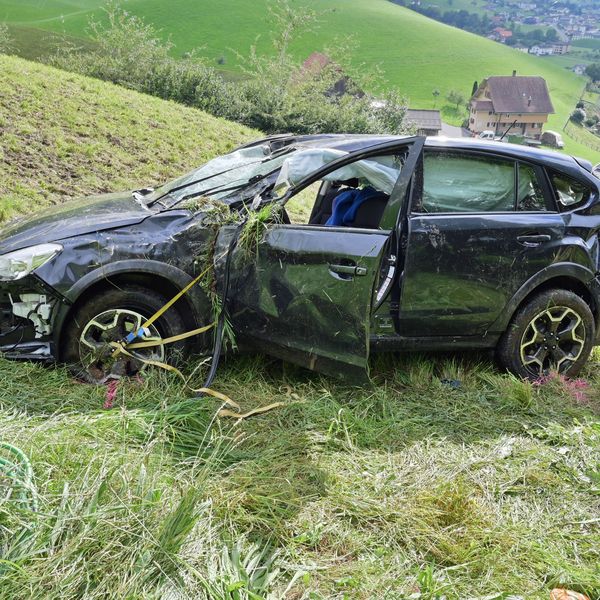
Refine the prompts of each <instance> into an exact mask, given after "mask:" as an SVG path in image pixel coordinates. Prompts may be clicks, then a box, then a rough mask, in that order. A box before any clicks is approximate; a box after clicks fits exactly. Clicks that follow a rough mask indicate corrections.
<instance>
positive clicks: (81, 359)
mask: <svg viewBox="0 0 600 600" xmlns="http://www.w3.org/2000/svg"><path fill="white" fill-rule="evenodd" d="M167 301H168V298H165V297H164V296H162V294H159V293H158V292H155V291H153V290H149V289H147V288H144V287H141V286H129V287H127V288H122V289H114V290H108V291H105V292H102V293H100V294H98V295H97V296H95V297H94V298H91V299H89V300H87V301H86V302H85V303H84V304H82V305H81V306H80V307H79V308H78V309H77V310H76V311H75V312H74V314H73V315H72V317H71V319H70V320H69V322H68V324H67V326H66V328H65V331H64V333H63V344H62V359H63V361H64V362H66V363H67V365H68V366H69V368H70V370H71V372H72V373H73V374H74V375H75V376H76V377H78V378H79V379H82V380H84V381H87V382H89V383H98V384H100V383H104V382H106V381H108V380H109V379H116V378H119V377H124V376H130V375H135V374H136V373H138V372H139V371H140V370H141V369H143V367H144V365H145V364H146V362H147V361H155V362H166V361H168V362H172V361H173V359H174V358H175V357H176V356H177V355H178V354H182V353H183V352H184V350H185V346H184V344H183V343H181V342H179V343H176V344H172V345H169V346H168V347H166V346H162V345H156V346H151V347H149V348H141V349H132V350H130V351H129V354H130V355H126V354H120V355H117V356H115V355H114V350H115V349H114V347H113V346H111V345H110V343H111V342H121V341H122V340H123V339H124V338H125V337H126V336H127V334H129V333H131V332H132V331H137V330H138V329H139V328H140V327H142V326H143V325H144V323H145V322H146V320H147V319H148V318H149V317H151V316H152V315H153V314H154V313H155V312H156V311H157V310H158V309H160V308H161V307H162V306H164V305H165V304H166V302H167ZM184 331H185V325H184V322H183V319H182V317H181V315H180V314H179V312H178V311H177V309H176V308H175V307H171V308H170V309H169V310H168V311H166V312H165V313H164V314H163V315H162V316H161V317H160V318H159V319H157V320H156V321H155V322H154V323H153V324H152V325H150V326H149V327H148V331H147V332H146V335H145V336H144V341H160V340H161V339H164V338H168V337H171V336H174V335H178V334H180V333H183V332H184Z"/></svg>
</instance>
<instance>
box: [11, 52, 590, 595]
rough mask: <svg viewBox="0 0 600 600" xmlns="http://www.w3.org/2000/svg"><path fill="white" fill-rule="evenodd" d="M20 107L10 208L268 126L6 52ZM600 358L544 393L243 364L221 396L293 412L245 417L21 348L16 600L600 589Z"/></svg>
mask: <svg viewBox="0 0 600 600" xmlns="http://www.w3.org/2000/svg"><path fill="white" fill-rule="evenodd" d="M0 118H1V121H0V169H1V173H0V186H2V187H1V188H0V189H1V194H2V206H3V211H4V212H7V211H10V210H11V209H12V208H14V207H15V206H17V207H18V208H20V209H22V210H28V211H34V210H37V209H38V208H39V207H40V206H42V205H44V204H47V203H48V202H53V201H56V200H57V199H58V197H59V195H61V193H62V192H66V193H69V194H74V193H86V192H93V191H103V190H108V189H113V188H120V187H130V186H134V185H141V184H148V183H153V182H155V181H158V180H161V179H163V178H164V177H167V176H171V175H173V174H175V173H178V172H179V170H180V169H185V168H188V167H190V166H192V165H194V164H197V163H198V162H201V161H202V160H204V159H205V158H206V157H208V156H210V155H212V154H214V153H216V152H220V151H223V150H226V149H228V148H230V147H231V146H232V145H233V144H236V143H238V142H240V141H242V140H244V139H247V138H248V137H252V136H255V135H256V132H251V131H249V130H246V129H243V128H241V127H238V126H236V125H233V124H231V123H226V122H223V121H220V120H217V119H212V118H209V117H207V116H206V115H203V114H202V113H199V112H198V111H194V110H192V109H186V108H183V107H181V106H179V105H175V104H172V103H168V102H165V101H162V100H156V99H154V98H149V97H146V96H142V95H140V94H137V93H134V92H131V91H127V90H125V89H122V88H117V87H114V86H112V85H109V84H106V83H101V82H98V81H94V80H89V79H86V78H83V77H76V76H73V75H70V74H67V73H64V72H61V71H57V70H54V69H50V68H47V67H44V66H40V65H36V64H33V63H29V62H26V61H24V60H20V59H14V58H6V57H0ZM599 359H600V356H599V355H598V354H597V353H596V355H595V356H594V358H593V359H592V360H591V362H590V364H589V366H588V367H587V369H586V370H585V371H584V373H583V376H584V377H585V378H586V379H585V380H584V379H581V380H577V381H573V382H565V381H562V380H557V379H554V380H549V381H548V382H546V383H540V384H539V385H532V384H530V383H526V382H522V381H519V380H517V379H515V378H514V377H510V376H507V375H503V374H501V373H498V372H497V371H495V370H494V369H493V366H492V364H491V363H490V361H489V360H488V358H487V357H486V356H477V355H475V356H459V355H453V356H447V355H443V356H434V357H423V356H418V355H417V356H410V355H404V356H400V357H398V356H389V357H386V358H381V359H379V360H377V361H375V362H374V364H373V385H371V386H368V387H365V388H356V387H350V386H347V385H343V384H341V383H338V382H336V381H334V380H331V379H329V378H326V377H320V376H318V375H316V374H311V373H307V372H305V371H303V370H300V369H296V368H294V367H292V366H290V365H286V364H282V363H281V362H279V361H276V360H272V359H267V358H265V357H261V356H259V357H252V356H250V357H245V356H233V357H231V358H229V359H228V360H226V361H224V363H223V364H222V366H221V367H220V368H219V372H218V377H217V380H216V381H215V384H214V387H215V389H218V390H219V391H222V392H224V393H226V394H228V395H229V396H231V397H232V398H234V399H235V400H236V401H237V402H239V403H240V404H241V406H242V408H243V409H244V410H250V409H252V408H256V407H260V406H266V405H267V404H269V403H271V402H275V401H277V402H283V403H284V406H282V407H279V408H277V409H276V410H273V411H270V412H267V413H265V414H264V415H261V416H259V417H256V418H253V419H248V420H244V421H241V422H236V421H232V420H229V419H225V418H217V417H216V412H217V410H218V408H219V406H218V404H217V403H216V402H215V401H214V399H209V398H203V399H201V400H198V399H189V398H190V392H189V391H188V390H187V389H186V388H184V387H183V385H181V383H180V382H179V381H178V380H177V379H176V378H175V377H174V376H173V375H172V374H165V373H163V372H157V371H152V370H148V371H145V372H144V373H143V374H142V377H141V378H139V379H136V380H132V381H122V382H121V383H120V384H119V386H118V388H117V390H116V395H115V397H114V399H111V400H110V401H109V398H108V396H107V390H106V389H105V388H102V387H94V386H86V385H82V384H78V383H77V382H75V381H73V380H72V378H71V377H70V376H69V374H68V373H67V372H66V371H65V370H64V369H63V368H60V367H57V368H45V367H41V366H39V365H35V364H27V363H11V362H8V361H6V360H3V359H1V358H0V440H1V441H2V442H3V443H5V442H9V443H12V444H15V445H17V446H18V447H20V448H21V449H22V450H23V451H24V452H25V453H26V454H27V456H29V458H30V459H31V463H32V469H33V475H34V477H33V483H34V485H35V487H36V488H37V490H38V504H39V510H31V509H32V508H33V506H32V504H31V503H28V502H27V500H25V501H20V500H19V501H18V504H17V505H15V503H14V502H11V501H9V500H7V498H6V495H5V486H6V485H7V478H6V477H1V478H0V484H1V487H2V489H1V494H0V524H1V527H2V535H1V536H0V552H1V555H2V559H3V560H2V565H1V568H0V598H7V599H8V598H10V600H21V599H22V600H26V599H27V600H29V599H30V598H44V600H81V599H85V600H121V599H122V598H132V599H133V598H173V599H182V600H183V599H187V598H194V599H199V600H225V599H227V600H231V599H232V598H236V599H238V600H251V599H252V598H253V599H255V600H256V599H257V598H286V599H290V600H291V599H298V600H300V599H302V600H307V599H313V600H324V599H329V598H331V599H334V598H335V599H339V600H341V599H342V598H343V599H361V600H362V599H370V598H379V597H383V596H385V597H387V598H398V599H399V600H401V599H403V598H415V599H416V598H421V600H439V599H441V598H446V599H447V600H458V599H459V598H460V599H462V598H473V599H476V598H479V599H483V598H487V599H488V600H502V599H507V598H509V597H510V595H512V594H514V596H512V597H523V598H527V599H528V600H547V599H548V597H549V592H550V590H551V589H552V588H553V587H555V586H562V585H565V586H568V587H570V588H573V589H576V590H581V591H583V592H585V593H587V594H588V595H589V597H590V598H591V599H592V600H598V598H600V574H599V573H598V568H597V566H598V547H599V536H598V521H597V518H596V515H597V514H598V510H599V509H600V506H599V496H598V491H599V483H600V471H599V469H600V418H599V414H600V404H599V400H598V399H599V398H600V369H599V366H600V362H599ZM193 367H194V362H193V361H192V362H191V363H190V364H189V365H188V367H187V368H186V369H185V370H186V373H189V374H190V376H192V368H193ZM196 378H199V377H198V375H196ZM449 381H450V382H452V384H451V385H448V382H449ZM194 383H196V382H194V381H192V384H194ZM197 383H199V382H197ZM111 407H112V408H111ZM2 452H3V451H2V449H1V448H0V455H1V456H3V454H2ZM19 498H22V495H19Z"/></svg>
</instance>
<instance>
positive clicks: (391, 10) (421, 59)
mask: <svg viewBox="0 0 600 600" xmlns="http://www.w3.org/2000/svg"><path fill="white" fill-rule="evenodd" d="M103 4H104V2H103V0H49V1H46V2H44V3H43V4H42V5H40V3H39V2H38V1H37V0H2V1H1V2H0V21H2V20H6V21H7V22H8V23H12V24H13V25H16V26H27V27H30V28H35V27H39V28H42V29H47V30H52V31H55V32H66V33H69V34H72V35H79V36H84V35H85V32H86V28H87V23H88V20H89V18H90V16H92V15H93V16H94V17H95V18H98V19H102V15H103V13H102V11H101V10H100V9H99V8H98V7H99V6H101V5H103ZM268 5H269V0H257V1H256V2H252V3H249V2H247V1H246V0H230V1H229V2H226V3H215V2H212V1H211V0H171V1H170V2H169V3H165V2H163V1H162V0H128V2H127V10H128V11H130V12H132V13H133V14H136V15H139V16H142V17H144V18H145V19H146V20H147V21H149V22H151V23H154V24H155V25H156V26H157V27H158V28H159V29H162V30H163V32H164V35H165V36H170V37H171V39H172V41H173V42H174V43H175V49H174V52H175V53H176V54H178V55H180V54H182V53H184V52H187V51H189V50H191V49H193V48H201V54H202V55H206V56H207V57H209V58H210V59H211V60H212V61H214V64H215V65H216V64H217V63H216V61H217V59H219V58H220V57H223V58H224V60H225V64H224V65H221V66H220V67H219V68H225V69H229V70H231V71H232V72H236V71H238V70H239V64H238V59H237V57H236V54H235V51H238V52H241V53H247V51H248V49H249V48H250V46H251V45H252V44H253V43H255V42H256V40H257V36H259V39H258V41H257V42H256V43H257V44H258V47H259V49H262V50H268V48H269V47H270V46H269V44H270V42H269V31H270V26H271V24H270V23H269V21H268V19H267V15H268V11H267V6H268ZM302 5H305V6H308V7H311V8H314V9H315V10H317V11H318V12H320V13H321V16H320V22H319V25H318V28H317V29H316V30H315V31H314V32H313V33H311V34H308V35H305V36H304V37H302V38H301V39H300V40H298V41H297V42H296V43H295V45H294V51H295V52H296V54H297V56H298V58H305V57H306V56H307V55H308V54H310V53H311V52H312V51H313V50H315V49H320V48H323V47H329V48H330V49H331V51H332V53H335V49H336V47H340V40H344V38H348V36H349V40H346V42H344V43H343V44H342V45H343V46H344V47H345V46H346V45H347V46H348V48H349V53H348V54H347V55H346V53H344V54H345V55H344V59H345V60H346V61H348V62H349V64H350V69H351V70H352V69H354V70H355V71H357V72H360V71H362V70H364V68H365V67H366V68H367V69H369V70H373V69H374V68H376V67H377V66H379V67H381V69H382V72H383V74H384V75H385V77H386V78H387V80H388V81H389V82H390V83H391V84H392V85H395V86H397V87H398V88H399V89H400V90H401V91H402V92H403V93H404V94H406V95H407V96H408V98H409V100H410V103H411V105H413V106H415V107H421V108H427V107H432V106H433V101H434V100H433V96H432V90H434V89H439V90H440V91H441V94H442V95H441V97H440V98H439V100H438V106H442V108H444V114H445V118H446V119H447V120H449V121H454V122H456V120H457V118H456V115H455V114H454V113H453V111H452V108H451V107H450V106H446V107H445V106H444V105H445V104H446V101H445V100H444V97H445V95H446V93H447V92H448V91H450V90H452V89H458V90H461V91H462V92H463V93H464V94H465V95H468V94H469V93H470V92H471V88H472V85H473V81H475V80H477V81H481V80H482V79H483V78H485V77H487V76H489V75H509V74H510V73H511V72H512V70H513V69H516V70H517V71H518V73H519V74H520V75H541V76H543V77H545V78H546V80H547V81H548V84H549V87H550V91H551V94H552V99H553V101H554V106H555V109H556V115H553V116H552V117H551V119H550V125H549V128H551V129H555V130H559V131H560V130H562V128H563V126H564V124H565V122H566V120H567V117H568V115H569V114H570V112H571V111H572V110H573V108H574V105H575V103H576V102H577V100H578V99H579V97H580V94H581V92H582V89H583V86H584V83H585V81H584V79H583V78H581V77H578V76H576V75H575V74H573V73H571V72H570V71H568V70H566V69H564V68H562V66H560V65H557V64H553V63H552V62H550V61H544V60H542V59H540V58H538V57H535V56H530V55H527V54H523V53H522V52H518V51H516V50H513V49H511V48H508V47H504V46H502V45H501V44H497V43H495V42H492V41H490V40H487V39H484V38H482V37H479V36H475V35H473V34H470V33H467V32H464V31H461V30H459V29H455V28H452V27H448V26H446V25H443V24H442V23H438V22H436V21H433V20H431V19H428V18H426V17H423V16H422V15H419V14H417V13H415V12H414V11H411V10H408V9H406V8H403V7H401V6H398V5H397V4H393V3H392V2H389V0H305V1H304V2H302ZM29 31H31V32H34V31H35V29H30V30H29ZM566 150H567V151H568V152H570V153H572V154H578V155H581V156H585V157H586V158H589V159H590V160H591V161H592V162H600V153H597V152H595V151H593V150H591V149H590V148H589V147H587V146H585V145H583V144H579V143H577V142H575V141H573V140H567V148H566Z"/></svg>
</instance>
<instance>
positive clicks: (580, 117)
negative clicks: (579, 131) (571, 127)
mask: <svg viewBox="0 0 600 600" xmlns="http://www.w3.org/2000/svg"><path fill="white" fill-rule="evenodd" d="M585 118H586V114H585V110H583V109H582V108H576V109H575V110H574V111H573V112H572V113H571V121H573V123H577V124H578V125H581V124H582V123H583V122H584V121H585Z"/></svg>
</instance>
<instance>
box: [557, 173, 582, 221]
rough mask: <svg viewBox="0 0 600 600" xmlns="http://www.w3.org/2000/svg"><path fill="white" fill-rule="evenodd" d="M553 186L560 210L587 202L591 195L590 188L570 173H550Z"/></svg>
mask: <svg viewBox="0 0 600 600" xmlns="http://www.w3.org/2000/svg"><path fill="white" fill-rule="evenodd" d="M550 178H551V179H552V187H553V188H554V195H555V196H556V202H557V204H558V207H559V210H563V211H564V210H570V209H572V208H577V207H578V206H582V205H583V204H585V203H586V202H587V201H588V200H589V199H590V195H591V193H592V192H591V190H590V188H589V187H588V186H587V185H585V184H584V183H582V182H581V181H578V180H577V179H573V178H572V177H569V176H568V175H564V174H563V173H556V172H553V173H551V174H550Z"/></svg>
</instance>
